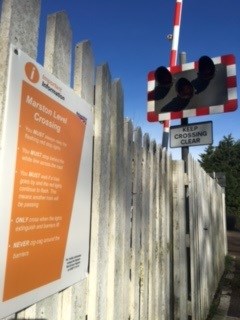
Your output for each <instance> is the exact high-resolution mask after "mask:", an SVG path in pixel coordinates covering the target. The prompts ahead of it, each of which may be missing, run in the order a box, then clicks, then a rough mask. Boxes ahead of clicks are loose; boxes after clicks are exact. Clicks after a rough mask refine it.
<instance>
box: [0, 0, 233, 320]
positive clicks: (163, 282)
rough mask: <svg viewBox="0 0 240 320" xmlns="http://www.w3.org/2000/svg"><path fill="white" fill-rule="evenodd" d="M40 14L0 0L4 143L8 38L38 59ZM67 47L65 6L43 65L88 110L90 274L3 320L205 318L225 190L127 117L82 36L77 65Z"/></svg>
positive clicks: (32, 4)
mask: <svg viewBox="0 0 240 320" xmlns="http://www.w3.org/2000/svg"><path fill="white" fill-rule="evenodd" d="M39 14H40V0H3V8H2V12H1V20H0V43H1V46H0V54H1V61H0V143H1V131H2V121H3V117H4V110H5V95H6V94H5V90H6V83H7V65H8V55H9V46H10V43H13V44H15V45H16V46H17V47H18V48H20V49H22V50H23V51H25V52H26V53H27V54H29V55H30V56H31V57H32V58H34V59H36V55H37V40H38V25H39ZM71 49H72V31H71V24H70V22H69V21H68V17H67V15H66V13H64V12H60V13H56V14H52V15H50V16H49V17H48V21H47V34H46V45H45V57H44V67H45V68H46V70H48V71H50V72H51V73H53V74H54V75H55V76H56V77H58V78H59V79H60V80H61V81H62V82H63V83H65V84H66V85H68V86H71V79H73V90H74V91H75V92H76V94H78V95H79V96H80V97H82V98H83V99H85V100H86V101H87V102H88V103H89V104H91V105H92V110H93V113H94V133H93V141H94V150H93V159H90V161H92V164H93V176H92V203H91V236H90V240H89V241H90V254H89V273H88V275H87V276H86V278H85V279H84V280H82V281H81V282H79V283H76V284H75V285H73V286H71V287H69V288H66V289H65V290H63V291H61V292H59V293H55V294H54V295H52V296H50V297H47V298H45V299H44V300H42V301H39V302H37V303H36V304H34V305H33V306H29V307H28V308H26V309H25V310H22V311H20V312H18V313H17V314H15V315H12V316H9V317H7V318H5V320H10V319H21V318H22V319H48V320H86V319H87V320H139V319H140V320H156V319H159V320H169V319H175V320H179V319H180V320H186V319H187V318H188V315H191V316H192V320H203V319H205V318H206V315H207V312H208V310H209V307H210V304H211V301H212V298H213V295H214V293H215V290H216V287H217V285H218V282H219V279H220V277H221V275H222V273H223V271H224V258H225V255H226V253H227V244H226V221H225V197H224V191H223V190H222V188H221V187H220V186H219V185H218V184H217V183H216V181H215V180H213V179H212V178H210V176H209V175H208V174H207V173H206V172H204V170H203V169H202V168H201V167H200V165H199V164H198V163H197V162H196V161H194V160H193V159H192V158H191V157H189V159H188V170H187V172H188V173H187V174H185V173H184V163H183V161H182V160H179V161H176V160H175V161H173V160H172V158H171V156H170V155H169V154H168V152H167V150H166V149H162V147H161V146H159V145H157V143H156V141H151V140H150V137H149V135H148V134H143V133H142V130H141V128H139V127H137V128H134V125H133V123H132V121H131V120H129V119H124V93H123V89H122V86H121V82H120V80H118V79H117V80H113V81H112V77H111V72H110V70H109V67H108V65H107V64H104V65H101V66H97V67H96V66H95V63H94V54H93V52H92V49H91V44H90V42H89V41H88V40H87V41H83V42H79V43H77V44H76V46H75V52H74V62H73V63H72V52H71ZM72 66H73V70H72ZM71 72H72V74H71ZM186 186H188V197H189V222H188V221H187V219H188V218H187V216H186V211H185V209H186V198H185V187H186ZM188 223H189V228H188ZM79 228H80V229H81V226H79ZM188 229H189V230H188ZM188 252H190V254H189V259H190V270H188V267H189V266H188ZM188 273H190V274H188Z"/></svg>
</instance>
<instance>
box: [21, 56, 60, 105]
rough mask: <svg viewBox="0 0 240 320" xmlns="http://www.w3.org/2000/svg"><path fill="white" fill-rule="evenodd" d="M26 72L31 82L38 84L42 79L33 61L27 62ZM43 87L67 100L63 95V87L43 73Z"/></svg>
mask: <svg viewBox="0 0 240 320" xmlns="http://www.w3.org/2000/svg"><path fill="white" fill-rule="evenodd" d="M25 74H26V76H27V78H28V80H29V81H30V82H32V83H33V84H37V83H38V82H39V80H40V72H39V70H38V68H37V66H36V65H35V64H34V63H32V62H27V63H26V64H25ZM41 85H42V87H44V88H45V89H47V90H48V91H50V92H51V93H53V94H54V95H55V96H57V97H58V98H59V99H61V100H65V97H64V96H63V95H62V91H63V90H62V88H61V87H60V86H59V85H58V84H57V83H56V82H55V81H53V80H52V79H50V77H47V76H46V75H44V74H43V75H42V83H41Z"/></svg>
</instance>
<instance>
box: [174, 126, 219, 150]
mask: <svg viewBox="0 0 240 320" xmlns="http://www.w3.org/2000/svg"><path fill="white" fill-rule="evenodd" d="M212 143H213V133H212V121H206V122H198V123H191V124H188V125H178V126H171V127H170V147H171V148H179V147H194V146H201V145H209V144H212Z"/></svg>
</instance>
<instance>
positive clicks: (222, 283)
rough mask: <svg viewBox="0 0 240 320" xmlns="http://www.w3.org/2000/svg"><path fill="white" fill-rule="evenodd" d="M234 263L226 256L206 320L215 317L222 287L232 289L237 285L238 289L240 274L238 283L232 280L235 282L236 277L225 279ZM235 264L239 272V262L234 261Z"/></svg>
mask: <svg viewBox="0 0 240 320" xmlns="http://www.w3.org/2000/svg"><path fill="white" fill-rule="evenodd" d="M234 261H235V260H234V259H233V258H232V257H231V256H229V255H227V256H226V258H225V270H224V273H223V275H222V278H221V280H220V282H219V284H218V288H217V291H216V293H215V295H214V298H213V301H212V304H211V306H210V309H209V313H208V317H207V319H206V320H212V319H213V317H214V316H215V315H216V313H217V309H218V306H219V303H220V298H221V292H222V289H223V287H225V286H231V287H234V286H238V285H239V288H240V274H239V278H238V280H239V281H238V280H237V281H234V280H236V276H235V277H234V278H233V279H227V278H226V274H227V273H228V272H230V271H231V269H232V266H233V262H234ZM236 263H239V270H240V260H239V261H236ZM236 263H235V265H236ZM236 268H237V267H236Z"/></svg>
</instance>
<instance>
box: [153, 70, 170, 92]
mask: <svg viewBox="0 0 240 320" xmlns="http://www.w3.org/2000/svg"><path fill="white" fill-rule="evenodd" d="M155 79H156V81H157V85H158V86H159V87H163V88H170V87H171V86H172V82H173V79H172V74H171V72H170V71H169V70H168V69H167V68H166V67H159V68H157V70H156V71H155Z"/></svg>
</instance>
